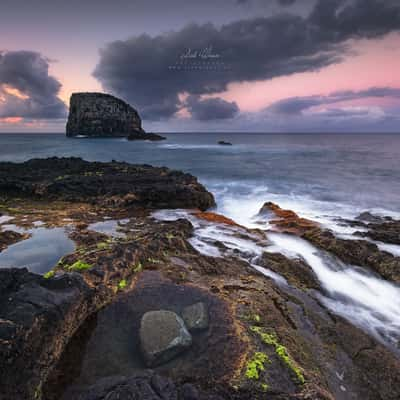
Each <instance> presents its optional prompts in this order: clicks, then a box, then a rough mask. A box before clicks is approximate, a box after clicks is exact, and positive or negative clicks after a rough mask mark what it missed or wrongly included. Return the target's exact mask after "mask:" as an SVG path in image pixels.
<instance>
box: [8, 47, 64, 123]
mask: <svg viewBox="0 0 400 400" xmlns="http://www.w3.org/2000/svg"><path fill="white" fill-rule="evenodd" d="M48 69H49V62H48V60H47V59H46V58H44V57H43V56H42V55H41V54H39V53H36V52H32V51H9V52H3V53H0V99H2V101H0V117H1V118H7V117H24V118H32V119H53V118H63V117H65V115H66V107H65V104H64V103H63V102H62V101H61V100H60V99H59V98H58V97H57V95H58V93H59V90H60V87H61V84H60V83H59V82H58V81H57V80H56V79H55V78H53V77H52V76H50V75H49V71H48ZM7 88H10V89H11V91H10V92H8V91H7ZM13 89H16V90H17V91H18V92H19V94H21V95H22V96H20V95H15V92H14V93H13V92H12V90H13ZM18 92H17V93H18Z"/></svg>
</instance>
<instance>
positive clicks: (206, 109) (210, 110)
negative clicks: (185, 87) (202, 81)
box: [186, 95, 239, 121]
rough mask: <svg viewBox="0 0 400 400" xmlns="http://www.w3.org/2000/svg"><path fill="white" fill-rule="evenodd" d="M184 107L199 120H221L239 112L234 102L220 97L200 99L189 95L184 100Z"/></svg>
mask: <svg viewBox="0 0 400 400" xmlns="http://www.w3.org/2000/svg"><path fill="white" fill-rule="evenodd" d="M186 107H187V109H188V111H189V112H190V113H191V115H192V117H193V118H194V119H197V120H199V121H209V120H218V119H219V120H221V119H229V118H233V117H234V116H235V115H236V114H238V112H239V107H238V105H237V104H236V103H235V102H228V101H225V100H223V99H221V98H218V97H217V98H209V99H200V97H199V96H195V95H191V96H189V97H188V98H187V100H186Z"/></svg>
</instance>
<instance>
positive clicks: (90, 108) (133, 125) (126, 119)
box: [66, 93, 145, 137]
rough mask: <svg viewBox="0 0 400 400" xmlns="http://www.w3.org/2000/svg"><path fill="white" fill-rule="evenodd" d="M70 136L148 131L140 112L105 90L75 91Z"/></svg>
mask: <svg viewBox="0 0 400 400" xmlns="http://www.w3.org/2000/svg"><path fill="white" fill-rule="evenodd" d="M66 133H67V136H68V137H76V136H88V137H127V136H129V135H132V134H133V135H135V134H145V132H144V130H143V128H142V121H141V119H140V117H139V114H138V112H137V111H136V110H135V109H134V108H133V107H131V106H130V105H129V104H127V103H125V102H124V101H123V100H121V99H118V98H116V97H114V96H111V95H109V94H105V93H74V94H72V96H71V99H70V107H69V115H68V122H67V127H66Z"/></svg>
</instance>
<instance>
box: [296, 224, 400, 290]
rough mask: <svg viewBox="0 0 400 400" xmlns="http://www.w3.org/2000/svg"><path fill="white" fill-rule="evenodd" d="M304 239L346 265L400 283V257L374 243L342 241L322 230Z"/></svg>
mask: <svg viewBox="0 0 400 400" xmlns="http://www.w3.org/2000/svg"><path fill="white" fill-rule="evenodd" d="M302 237H303V238H304V239H306V240H308V241H310V242H311V243H312V244H314V245H315V246H317V247H319V248H320V249H322V250H325V251H328V252H330V253H333V254H334V255H335V256H337V257H338V258H339V259H341V260H342V261H343V262H345V263H348V264H352V265H359V266H364V267H368V268H371V269H373V270H374V271H375V272H377V273H378V274H379V275H381V276H382V277H383V278H384V279H387V280H390V281H392V282H396V283H400V257H394V256H393V255H392V254H390V253H387V252H385V251H380V250H379V248H378V246H377V245H375V244H374V243H371V242H368V241H366V240H346V239H340V238H337V237H336V236H335V235H334V234H333V233H332V232H330V231H323V230H321V229H314V230H310V231H307V232H305V233H304V234H303V236H302Z"/></svg>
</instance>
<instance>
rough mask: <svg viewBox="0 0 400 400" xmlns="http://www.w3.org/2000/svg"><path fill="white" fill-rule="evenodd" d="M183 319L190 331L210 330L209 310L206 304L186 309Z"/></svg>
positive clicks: (193, 305) (197, 304) (194, 305)
mask: <svg viewBox="0 0 400 400" xmlns="http://www.w3.org/2000/svg"><path fill="white" fill-rule="evenodd" d="M182 318H183V320H184V321H185V324H186V326H187V328H188V329H189V331H201V330H203V329H207V328H208V309H207V305H206V304H205V303H202V302H200V303H196V304H192V305H191V306H188V307H185V308H184V310H183V311H182Z"/></svg>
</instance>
